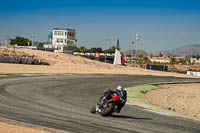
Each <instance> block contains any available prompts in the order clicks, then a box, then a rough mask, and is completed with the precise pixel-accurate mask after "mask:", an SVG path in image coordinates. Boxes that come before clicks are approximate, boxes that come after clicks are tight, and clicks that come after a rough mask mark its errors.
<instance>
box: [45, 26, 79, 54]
mask: <svg viewBox="0 0 200 133" xmlns="http://www.w3.org/2000/svg"><path fill="white" fill-rule="evenodd" d="M49 39H50V42H51V44H50V45H45V46H44V47H48V48H55V49H58V50H60V51H63V48H64V47H67V46H75V45H76V42H77V40H76V31H75V29H68V28H54V29H53V30H52V31H51V33H50V35H49Z"/></svg>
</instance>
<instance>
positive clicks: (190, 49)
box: [154, 44, 200, 56]
mask: <svg viewBox="0 0 200 133" xmlns="http://www.w3.org/2000/svg"><path fill="white" fill-rule="evenodd" d="M160 52H161V53H162V54H164V55H169V54H172V55H177V56H187V55H197V54H200V44H196V45H184V46H180V47H177V48H174V49H171V50H163V51H158V52H156V53H154V55H159V53H160Z"/></svg>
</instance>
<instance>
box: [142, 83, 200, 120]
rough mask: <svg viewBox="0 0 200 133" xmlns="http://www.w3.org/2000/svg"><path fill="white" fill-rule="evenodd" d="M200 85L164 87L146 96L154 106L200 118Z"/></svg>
mask: <svg viewBox="0 0 200 133" xmlns="http://www.w3.org/2000/svg"><path fill="white" fill-rule="evenodd" d="M199 86H200V83H191V84H174V85H162V86H160V87H159V88H162V89H157V90H152V91H150V92H148V93H146V94H145V98H146V99H147V100H148V101H149V102H150V103H152V104H154V105H158V106H161V107H163V108H166V109H168V110H172V111H176V112H178V113H180V114H184V115H189V116H193V117H198V118H200V102H199V101H200V88H199Z"/></svg>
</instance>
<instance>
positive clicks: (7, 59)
mask: <svg viewBox="0 0 200 133" xmlns="http://www.w3.org/2000/svg"><path fill="white" fill-rule="evenodd" d="M0 63H14V64H33V65H38V64H39V63H40V61H39V60H37V59H34V58H32V57H12V56H0Z"/></svg>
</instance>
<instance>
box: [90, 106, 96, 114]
mask: <svg viewBox="0 0 200 133" xmlns="http://www.w3.org/2000/svg"><path fill="white" fill-rule="evenodd" d="M90 112H91V113H92V114H94V113H96V106H94V107H93V108H91V110H90Z"/></svg>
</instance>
